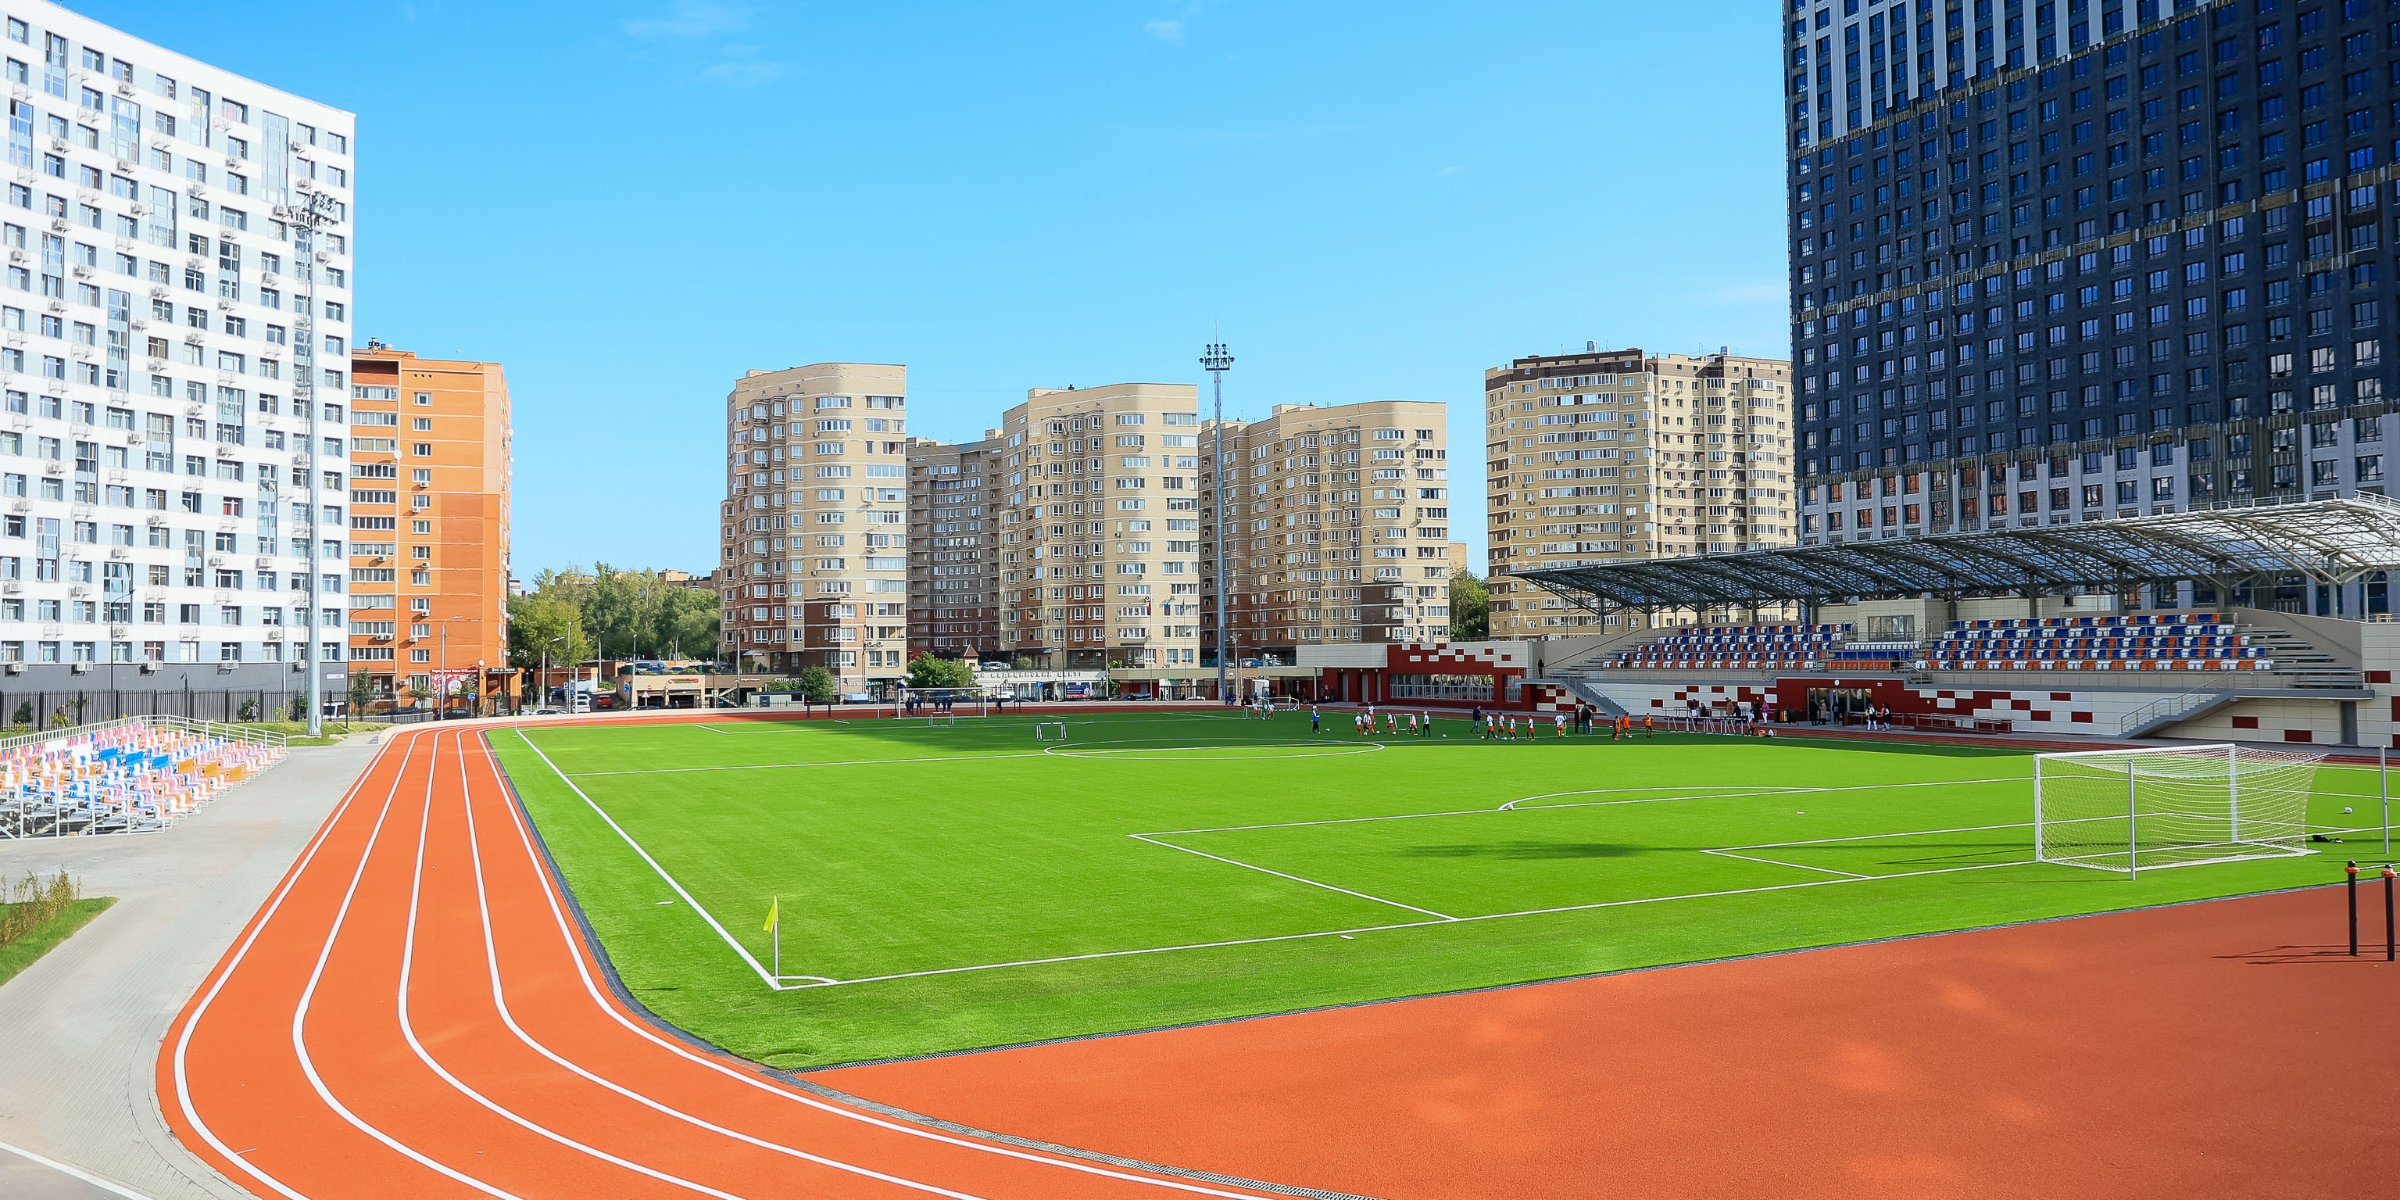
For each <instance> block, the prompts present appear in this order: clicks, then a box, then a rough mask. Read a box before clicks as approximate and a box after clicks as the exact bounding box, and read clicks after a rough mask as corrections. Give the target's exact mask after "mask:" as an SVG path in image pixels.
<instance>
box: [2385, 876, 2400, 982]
mask: <svg viewBox="0 0 2400 1200" xmlns="http://www.w3.org/2000/svg"><path fill="white" fill-rule="evenodd" d="M2394 876H2400V871H2395V870H2393V869H2392V864H2390V863H2385V864H2383V961H2385V962H2400V930H2395V929H2393V928H2392V879H2393V877H2394Z"/></svg>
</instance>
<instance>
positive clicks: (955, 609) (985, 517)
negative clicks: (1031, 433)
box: [908, 429, 1007, 659]
mask: <svg viewBox="0 0 2400 1200" xmlns="http://www.w3.org/2000/svg"><path fill="white" fill-rule="evenodd" d="M1006 447H1007V440H1006V438H1004V437H1003V436H1002V434H1001V432H1000V431H999V430H997V429H993V430H987V431H985V433H984V437H983V440H982V441H976V442H966V443H962V444H956V445H952V444H947V443H942V442H934V441H927V440H924V439H914V440H911V441H910V442H909V446H908V641H909V653H910V654H912V655H914V654H917V653H920V652H931V653H933V654H936V655H940V656H941V657H944V658H978V659H980V658H985V657H991V656H998V655H999V654H1000V653H1001V651H1000V507H1001V505H1000V497H1001V492H1000V478H1001V471H1002V467H1003V460H1004V459H1005V458H1006V457H1007V452H1006Z"/></svg>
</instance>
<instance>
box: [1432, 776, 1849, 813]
mask: <svg viewBox="0 0 2400 1200" xmlns="http://www.w3.org/2000/svg"><path fill="white" fill-rule="evenodd" d="M1747 786H1748V785H1747V784H1735V783H1729V784H1724V785H1720V786H1709V787H1680V788H1582V789H1579V790H1576V791H1572V792H1544V793H1542V794H1541V795H1539V796H1519V797H1517V798H1516V799H1514V800H1511V801H1509V802H1508V803H1506V804H1503V805H1501V806H1500V807H1498V808H1495V809H1481V808H1478V809H1472V810H1470V811H1472V812H1515V811H1517V806H1518V805H1520V804H1523V803H1525V802H1526V801H1528V800H1555V799H1557V798H1558V797H1560V796H1597V795H1613V794H1615V793H1618V792H1653V793H1662V792H1664V793H1681V794H1678V795H1653V796H1651V797H1650V798H1649V799H1646V800H1616V801H1600V800H1586V801H1582V802H1579V803H1576V804H1536V805H1534V806H1533V807H1535V808H1590V807H1593V806H1594V805H1598V804H1603V803H1614V804H1649V803H1653V802H1655V801H1659V800H1721V799H1727V798H1733V797H1741V796H1780V795H1784V794H1786V793H1789V792H1808V791H1815V790H1816V789H1814V788H1804V787H1765V788H1755V789H1752V790H1750V791H1743V790H1741V789H1742V788H1744V787H1747ZM1425 815H1426V816H1451V815H1454V814H1451V813H1427V814H1425Z"/></svg>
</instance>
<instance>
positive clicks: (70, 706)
mask: <svg viewBox="0 0 2400 1200" xmlns="http://www.w3.org/2000/svg"><path fill="white" fill-rule="evenodd" d="M147 716H167V717H189V718H191V719H192V720H195V721H218V722H233V721H288V720H305V719H306V718H307V716H308V694H307V693H306V692H305V691H301V690H299V689H294V688H214V689H208V690H199V689H192V688H159V689H156V690H153V691H112V690H109V689H107V688H85V689H58V688H0V734H5V733H18V732H24V731H26V729H27V727H31V728H33V729H37V730H38V729H53V728H65V727H68V726H72V725H93V724H98V723H100V722H103V721H115V720H119V719H121V718H125V717H147Z"/></svg>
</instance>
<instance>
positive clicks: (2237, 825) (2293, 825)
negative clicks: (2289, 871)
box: [2033, 745, 2323, 876]
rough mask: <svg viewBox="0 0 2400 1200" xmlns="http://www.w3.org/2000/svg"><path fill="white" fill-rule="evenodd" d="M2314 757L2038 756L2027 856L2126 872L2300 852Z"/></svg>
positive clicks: (2224, 749)
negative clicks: (2030, 847)
mask: <svg viewBox="0 0 2400 1200" xmlns="http://www.w3.org/2000/svg"><path fill="white" fill-rule="evenodd" d="M2321 757H2323V756H2322V755H2317V754H2294V753H2289V752H2286V751H2280V750H2260V749H2253V748H2248V747H2241V746H2232V745H2207V746H2172V747H2160V748H2154V749H2139V750H2087V751H2082V752H2079V753H2072V754H2039V755H2035V756H2034V760H2033V844H2034V858H2036V859H2037V860H2039V861H2041V862H2054V863H2064V864H2066V865H2068V866H2076V867H2092V868H2095V869H2098V870H2103V871H2122V872H2124V873H2125V874H2127V875H2128V876H2131V875H2134V874H2137V873H2139V872H2140V871H2142V870H2144V869H2156V868H2161V867H2191V866H2198V865H2200V864H2202V863H2219V862H2235V861H2239V860H2242V859H2252V858H2280V857H2288V856H2292V855H2300V854H2306V853H2308V852H2309V851H2308V795H2309V791H2310V790H2311V789H2312V788H2313V787H2314V786H2315V785H2316V777H2317V762H2318V760H2319V759H2320V758H2321Z"/></svg>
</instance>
